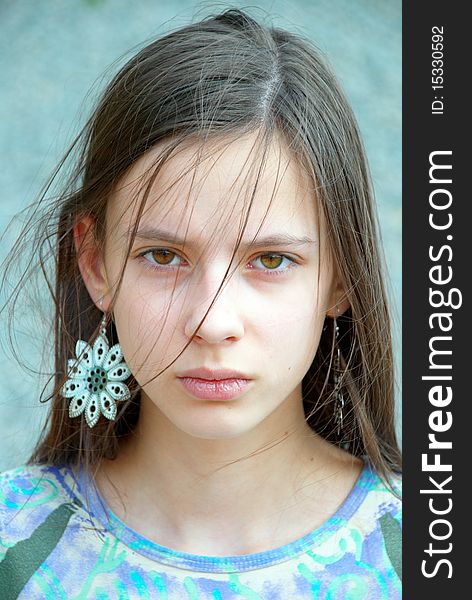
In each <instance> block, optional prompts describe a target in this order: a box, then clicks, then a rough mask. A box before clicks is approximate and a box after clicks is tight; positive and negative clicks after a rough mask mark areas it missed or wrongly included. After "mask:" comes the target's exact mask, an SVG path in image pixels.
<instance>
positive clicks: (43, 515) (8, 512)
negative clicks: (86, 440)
mask: <svg viewBox="0 0 472 600" xmlns="http://www.w3.org/2000/svg"><path fill="white" fill-rule="evenodd" d="M73 488H74V479H73V475H72V471H70V469H68V468H67V467H65V466H64V467H58V466H53V465H22V466H20V467H17V468H15V469H10V470H7V471H3V472H2V473H0V531H1V532H2V545H3V546H4V547H5V544H6V543H7V542H6V541H5V540H7V541H8V542H9V543H7V545H9V544H11V543H15V541H16V540H18V539H24V538H26V537H28V536H29V534H30V533H31V532H32V531H34V530H35V529H36V527H37V526H38V525H40V524H41V523H43V522H44V521H45V519H47V517H48V516H49V515H51V513H54V511H56V510H58V509H60V508H61V507H63V508H62V511H63V512H64V511H66V512H67V509H68V508H69V510H73V509H74V507H75V506H78V504H77V503H78V499H77V497H76V494H75V493H74V489H73ZM3 549H5V548H3Z"/></svg>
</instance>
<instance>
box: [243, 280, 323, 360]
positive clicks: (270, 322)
mask: <svg viewBox="0 0 472 600" xmlns="http://www.w3.org/2000/svg"><path fill="white" fill-rule="evenodd" d="M325 303H326V292H325V291H324V290H322V289H318V286H317V285H314V284H311V285H309V286H307V285H305V286H296V287H294V288H292V289H286V290H280V293H279V294H277V296H276V297H274V298H273V301H271V302H269V303H265V302H264V303H261V304H260V307H259V310H258V311H257V312H258V315H257V316H256V317H255V318H254V322H256V323H258V324H259V325H258V329H259V333H260V335H261V337H263V338H264V339H265V344H266V350H267V353H268V356H270V357H271V360H274V359H275V360H276V361H277V362H279V363H281V364H285V365H287V366H288V365H290V366H291V368H297V369H299V368H301V370H303V369H304V368H305V367H304V365H305V364H306V363H308V366H309V364H311V361H312V360H313V357H314V355H315V353H316V350H317V348H318V344H319V340H320V336H321V332H322V328H323V324H324V321H325V314H326V307H325ZM299 364H300V367H298V365H299Z"/></svg>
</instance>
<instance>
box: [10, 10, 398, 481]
mask: <svg viewBox="0 0 472 600" xmlns="http://www.w3.org/2000/svg"><path fill="white" fill-rule="evenodd" d="M230 6H232V7H235V6H237V7H240V8H246V9H248V11H249V12H250V13H251V14H252V15H254V16H255V17H258V16H259V17H264V15H267V14H268V15H269V16H270V19H269V22H272V23H274V24H275V25H278V26H282V27H285V28H287V29H289V30H292V31H294V32H298V33H301V34H303V35H305V36H307V37H309V38H310V39H312V40H313V41H314V42H315V44H316V45H317V46H318V48H319V49H320V50H321V51H322V52H323V53H324V54H325V55H326V56H327V57H328V60H329V62H330V64H331V66H332V67H333V69H334V71H335V72H336V74H337V75H338V78H339V79H340V81H341V84H342V85H343V87H344V89H345V91H346V93H347V96H348V98H349V100H350V102H351V104H352V107H353V109H354V112H355V114H356V116H357V119H358V122H359V125H360V129H361V131H362V134H363V138H364V142H365V146H366V150H367V155H368V157H369V162H370V167H371V171H372V177H373V183H374V188H375V192H376V198H377V204H378V210H379V217H380V223H381V230H382V236H383V244H384V248H385V254H386V258H387V266H388V269H389V274H390V281H391V284H390V290H391V304H392V307H393V317H394V335H395V340H394V341H395V354H396V364H397V382H398V383H397V399H398V423H399V425H400V419H401V411H400V398H401V386H400V365H401V362H400V361H401V354H400V352H401V339H400V323H401V0H291V1H290V2H287V0H285V1H283V0H272V1H263V0H258V1H257V0H256V1H253V2H251V3H242V2H231V3H228V2H206V1H203V2H202V1H199V2H195V1H193V0H135V1H133V2H131V1H129V0H16V1H14V0H3V1H2V2H1V3H0V76H1V85H0V115H1V117H0V144H1V157H2V167H1V169H0V190H1V191H0V194H1V202H0V232H1V234H0V235H2V239H1V244H0V260H3V258H4V257H5V255H6V254H7V252H8V250H9V249H10V247H11V246H12V245H13V244H14V240H15V232H16V233H17V232H18V227H19V224H20V221H18V223H15V224H14V225H13V226H12V227H11V228H10V229H9V230H6V227H7V224H8V223H9V222H10V220H11V218H12V217H13V216H14V215H15V214H16V213H17V212H18V211H20V210H21V209H22V208H24V207H26V206H27V205H28V204H30V203H31V202H32V201H33V200H34V198H35V197H36V196H37V195H38V193H39V191H40V189H41V187H42V185H43V184H44V183H45V181H46V179H47V177H48V176H49V175H50V173H51V171H52V170H53V169H54V167H55V165H56V163H57V162H58V160H59V159H60V158H61V157H62V155H63V154H64V152H65V150H66V149H67V146H68V144H69V143H70V142H71V141H72V138H73V135H74V132H77V131H78V129H79V125H80V124H81V123H83V122H84V120H85V118H86V117H87V114H88V112H89V110H90V108H91V107H92V106H93V104H94V100H96V97H97V94H98V93H99V92H100V90H101V89H103V86H104V83H105V82H106V81H107V80H108V79H109V78H110V77H111V75H112V74H114V73H115V72H116V71H117V69H118V67H119V66H120V65H121V64H123V60H122V59H120V57H123V56H126V57H129V56H131V54H132V52H130V51H131V50H132V49H133V48H135V47H136V46H138V45H141V44H142V43H143V42H144V41H146V40H150V39H151V38H152V37H157V36H159V35H161V34H163V33H166V32H167V31H169V30H171V29H175V28H177V27H180V26H182V25H185V24H187V23H189V22H191V21H195V20H198V19H200V18H203V17H205V16H207V15H208V14H210V13H215V12H220V11H221V10H223V9H225V8H229V7H230ZM266 22H267V20H266ZM117 59H120V60H119V61H118V62H116V64H115V66H114V67H111V68H109V67H110V65H112V63H115V61H117ZM104 75H105V77H104V78H103V76H104ZM92 87H93V90H92V92H91V93H89V92H90V90H91V89H92ZM29 251H30V252H31V255H32V256H33V255H34V253H35V252H37V251H38V249H37V248H35V247H31V248H30V249H29ZM22 258H23V260H24V259H25V258H26V260H27V257H22ZM46 296H47V292H46V291H45V292H44V297H46ZM3 301H4V298H0V304H3ZM24 308H25V317H24V320H20V321H19V322H18V323H17V326H16V330H15V335H16V337H17V340H18V344H19V347H20V351H21V358H22V359H23V360H24V361H25V362H26V363H27V364H28V365H30V367H36V369H37V370H38V371H39V370H41V361H42V360H43V364H50V353H51V351H52V340H51V339H44V338H43V337H42V335H43V333H42V332H43V331H44V330H45V329H44V327H43V326H42V325H41V324H40V323H39V322H38V324H37V327H36V326H35V324H34V322H33V324H32V327H31V323H30V320H29V319H28V318H27V316H28V315H27V311H28V310H29V307H28V306H26V305H25V307H24ZM0 318H1V323H0V339H1V342H2V347H1V348H0V381H1V386H0V389H1V392H0V470H3V469H5V468H10V467H14V466H18V465H20V464H21V463H22V462H24V461H25V460H26V459H27V458H28V455H29V453H30V451H31V449H32V447H33V444H34V442H35V440H36V438H37V436H38V434H39V431H40V426H41V424H42V422H43V421H44V417H45V413H46V410H47V405H42V404H40V403H39V396H40V393H41V389H42V387H43V386H44V385H45V384H46V382H47V376H46V375H44V374H41V375H40V374H38V373H35V372H34V369H33V370H31V369H30V370H24V369H22V368H21V367H20V366H19V365H18V364H17V362H16V361H15V360H14V358H13V357H12V355H11V352H10V351H9V349H8V344H7V339H8V330H7V316H6V313H2V314H1V316H0ZM48 368H49V369H50V367H48ZM398 429H399V433H400V426H399V427H398Z"/></svg>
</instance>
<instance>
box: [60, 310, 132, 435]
mask: <svg viewBox="0 0 472 600" xmlns="http://www.w3.org/2000/svg"><path fill="white" fill-rule="evenodd" d="M75 356H76V358H72V359H69V360H68V361H67V376H68V379H67V381H66V382H65V383H64V385H63V386H62V388H61V390H60V394H61V396H63V397H64V398H70V399H71V401H70V404H69V417H71V418H72V417H78V416H79V415H81V414H82V413H83V412H85V420H86V421H87V425H88V426H89V427H94V426H95V425H96V423H97V421H98V419H99V418H100V413H102V415H103V416H104V417H106V418H107V419H109V420H110V421H114V420H115V418H116V411H117V409H116V402H115V401H116V400H117V401H120V400H121V401H123V400H128V399H129V397H130V392H129V389H128V386H127V385H126V384H124V383H123V381H125V379H128V377H129V376H130V375H131V371H130V370H129V368H128V366H127V365H126V363H125V362H124V361H122V359H123V352H122V350H121V347H120V345H119V344H115V345H114V346H112V347H111V348H109V344H108V339H107V335H106V316H105V315H103V319H102V322H101V325H100V333H99V334H98V336H97V338H96V339H95V341H94V343H93V346H90V344H88V343H87V342H84V340H78V341H77V344H76V346H75Z"/></svg>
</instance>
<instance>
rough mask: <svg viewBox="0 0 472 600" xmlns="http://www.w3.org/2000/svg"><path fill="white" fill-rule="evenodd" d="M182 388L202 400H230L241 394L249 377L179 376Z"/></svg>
mask: <svg viewBox="0 0 472 600" xmlns="http://www.w3.org/2000/svg"><path fill="white" fill-rule="evenodd" d="M179 381H180V383H181V384H182V385H183V386H184V388H185V389H186V390H187V391H188V392H189V393H190V394H192V396H195V398H201V399H202V400H232V399H233V398H237V397H238V396H240V395H241V394H243V393H244V392H245V391H246V390H247V388H248V387H249V384H250V383H251V380H250V379H214V380H209V379H197V378H195V377H179Z"/></svg>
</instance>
